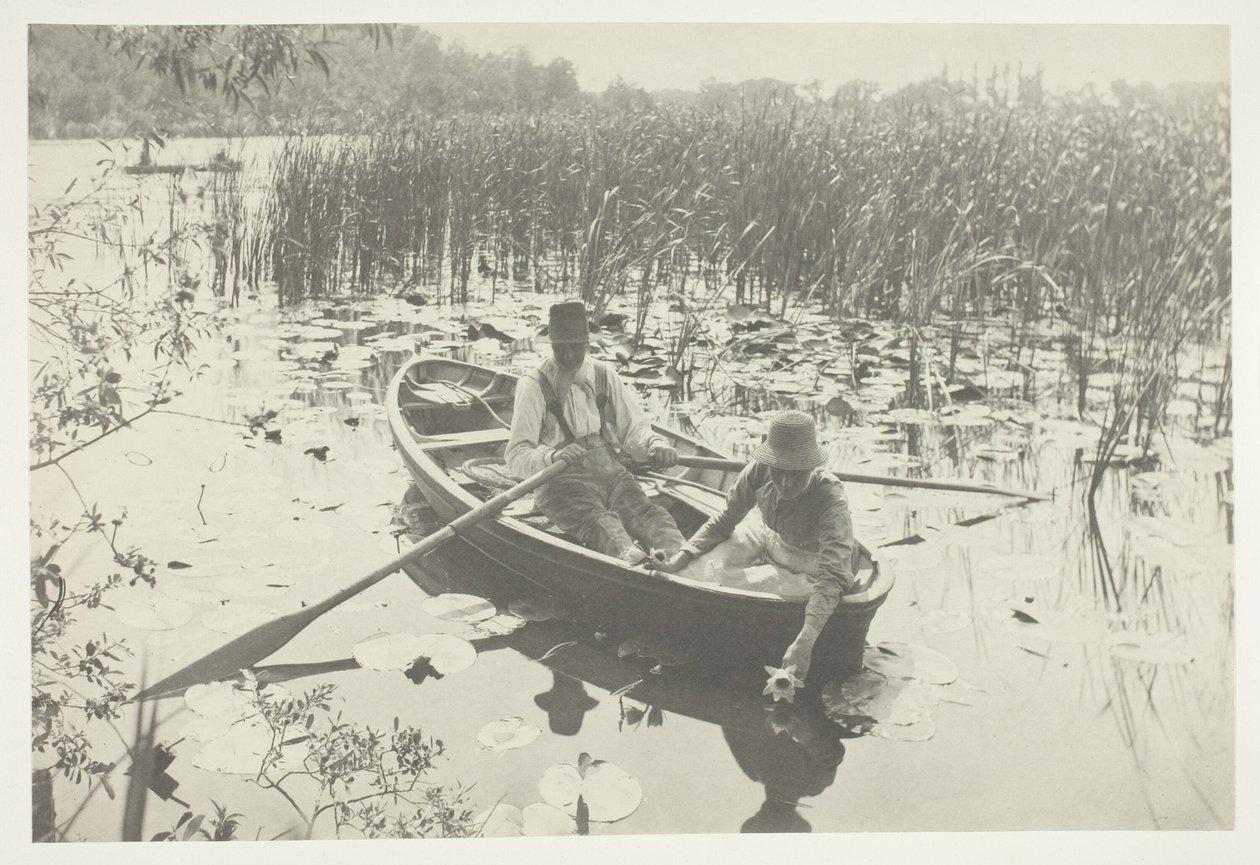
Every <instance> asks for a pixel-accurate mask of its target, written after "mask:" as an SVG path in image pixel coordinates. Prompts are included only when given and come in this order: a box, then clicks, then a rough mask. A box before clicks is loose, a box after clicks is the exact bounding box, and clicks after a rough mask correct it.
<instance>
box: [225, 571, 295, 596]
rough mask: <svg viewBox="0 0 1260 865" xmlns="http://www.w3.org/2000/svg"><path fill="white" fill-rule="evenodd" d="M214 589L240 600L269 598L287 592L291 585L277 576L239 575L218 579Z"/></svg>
mask: <svg viewBox="0 0 1260 865" xmlns="http://www.w3.org/2000/svg"><path fill="white" fill-rule="evenodd" d="M214 587H215V588H216V589H218V590H219V591H221V592H223V593H224V594H226V595H233V596H235V597H240V598H271V597H277V596H279V595H283V594H284V593H285V592H287V591H289V589H291V588H293V583H292V581H291V580H288V579H286V578H283V577H281V576H280V575H279V574H276V575H265V574H241V575H239V576H232V577H220V578H219V579H217V580H215V581H214Z"/></svg>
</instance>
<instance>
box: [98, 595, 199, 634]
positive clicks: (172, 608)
mask: <svg viewBox="0 0 1260 865" xmlns="http://www.w3.org/2000/svg"><path fill="white" fill-rule="evenodd" d="M112 606H113V607H114V614H115V615H116V616H118V618H119V620H120V621H121V622H122V623H123V624H125V625H129V626H130V627H133V628H141V629H142V630H146V631H169V630H171V629H173V628H178V627H180V626H181V625H186V624H188V622H189V621H191V620H192V617H193V608H192V607H191V606H189V605H188V604H186V603H184V602H183V601H177V600H175V599H174V598H167V597H163V596H161V595H157V596H152V597H146V598H137V599H134V600H132V599H128V600H122V601H115V602H113V604H112Z"/></svg>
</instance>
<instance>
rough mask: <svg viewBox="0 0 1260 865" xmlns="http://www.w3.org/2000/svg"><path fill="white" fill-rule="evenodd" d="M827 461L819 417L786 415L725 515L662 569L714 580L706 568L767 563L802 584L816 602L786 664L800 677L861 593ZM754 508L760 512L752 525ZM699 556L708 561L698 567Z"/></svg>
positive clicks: (845, 510) (849, 531)
mask: <svg viewBox="0 0 1260 865" xmlns="http://www.w3.org/2000/svg"><path fill="white" fill-rule="evenodd" d="M826 461H827V460H826V457H825V456H824V455H823V452H822V449H821V448H820V447H819V446H818V438H817V432H816V428H815V426H814V419H813V418H812V417H810V416H809V415H807V414H805V413H804V412H800V411H785V412H781V413H779V414H778V415H776V416H775V417H774V418H773V419H772V420H771V421H770V429H769V434H768V435H767V436H766V440H765V441H764V442H762V443H761V444H760V445H758V446H757V448H756V449H755V450H754V451H753V453H752V462H750V463H749V464H748V465H747V466H746V467H745V468H744V470H743V471H741V472H740V473H739V477H737V478H736V479H735V483H734V484H733V485H732V486H731V488H730V490H729V491H728V493H727V497H726V508H725V510H723V511H722V512H721V513H719V514H717V515H716V516H714V517H713V518H712V519H710V520H709V521H708V522H707V523H705V524H704V525H703V526H701V527H700V529H699V530H698V531H696V533H695V534H694V535H692V536H691V539H690V540H689V541H688V542H687V544H686V545H685V546H684V547H683V548H682V549H681V550H679V552H677V553H676V554H674V555H673V556H671V557H670V559H669V560H668V561H667V562H666V563H665V565H664V566H663V567H662V569H663V570H666V571H669V572H673V573H677V572H680V571H681V572H683V573H684V575H687V576H695V577H696V578H697V579H712V575H711V573H709V574H706V570H707V571H710V572H712V571H717V572H719V573H720V572H722V571H727V572H729V571H731V570H737V569H749V568H750V566H752V565H758V564H760V563H766V564H767V565H769V566H770V567H769V569H770V570H771V571H773V572H775V573H776V575H777V576H779V577H782V578H783V580H784V581H785V582H788V583H791V582H793V581H795V582H796V583H797V584H798V585H799V586H800V587H801V588H802V589H803V590H804V592H807V593H808V595H809V601H808V603H807V604H806V607H805V621H804V623H803V625H802V627H801V631H800V633H799V634H798V635H797V637H796V639H795V640H794V641H793V642H792V644H791V645H790V646H789V647H788V649H787V652H786V653H785V654H784V656H783V666H784V667H785V668H786V667H789V666H792V665H795V667H796V675H797V677H799V678H800V679H804V678H805V677H806V675H808V673H809V665H810V658H811V655H812V654H813V650H814V643H815V641H816V640H817V639H818V635H819V634H821V633H822V629H823V626H824V625H826V624H827V620H828V619H829V618H830V617H831V614H832V612H833V611H834V610H835V609H836V605H837V604H838V603H839V601H840V598H841V596H843V595H845V594H847V593H848V592H850V591H852V590H854V589H855V588H856V586H855V584H854V583H855V580H854V574H853V551H854V542H853V524H852V522H851V521H850V519H849V505H848V500H847V499H846V498H845V495H844V487H843V486H842V485H841V483H840V480H839V479H838V478H837V477H836V476H835V475H833V474H831V473H830V472H828V471H826V470H824V469H823V468H822V466H823V465H824V464H825V463H826ZM754 507H756V509H757V511H758V513H757V515H755V516H753V517H750V518H749V519H748V520H745V519H744V517H745V516H747V515H748V514H749V511H751V510H752V509H753V508H754ZM757 517H760V519H757ZM737 527H738V528H737ZM698 556H704V560H701V561H696V562H694V564H693V562H692V560H693V559H695V558H696V557H698ZM705 565H708V566H709V567H708V568H707V569H706V568H705V567H704V566H705ZM752 588H756V586H752Z"/></svg>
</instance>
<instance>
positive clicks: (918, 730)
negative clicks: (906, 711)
mask: <svg viewBox="0 0 1260 865" xmlns="http://www.w3.org/2000/svg"><path fill="white" fill-rule="evenodd" d="M867 733H868V734H869V735H871V736H878V737H879V738H881V739H888V740H890V741H893V742H926V741H927V740H928V739H931V738H932V737H933V736H934V735H936V724H935V723H934V722H933V721H932V719H931V718H927V719H925V720H922V721H918V722H916V723H914V724H905V725H903V724H880V723H878V722H877V723H874V724H872V725H871V727H870V729H869V730H868V731H867Z"/></svg>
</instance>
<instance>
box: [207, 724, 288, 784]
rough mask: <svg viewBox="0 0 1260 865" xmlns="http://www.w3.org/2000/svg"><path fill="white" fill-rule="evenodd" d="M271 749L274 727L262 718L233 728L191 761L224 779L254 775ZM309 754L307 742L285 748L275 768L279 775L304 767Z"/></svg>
mask: <svg viewBox="0 0 1260 865" xmlns="http://www.w3.org/2000/svg"><path fill="white" fill-rule="evenodd" d="M271 746H272V730H271V726H270V725H268V724H267V723H266V722H264V721H263V720H262V719H261V718H259V719H252V720H250V721H246V722H244V723H241V724H235V725H233V726H232V727H230V728H229V729H228V731H227V733H225V734H224V735H222V736H220V737H219V738H217V739H215V740H213V741H212V742H210V743H208V744H207V745H206V746H205V747H203V748H202V749H201V750H200V751H198V752H197V754H196V755H195V756H194V757H193V759H192V764H193V765H194V766H196V767H197V768H198V769H203V770H205V771H207V772H218V773H220V774H224V775H254V774H257V772H258V771H259V769H260V768H261V767H262V763H263V760H264V759H265V758H266V756H267V753H268V752H269V751H270V750H271ZM308 753H309V748H308V746H307V743H306V742H299V743H295V744H291V745H284V746H282V747H281V748H280V754H279V759H278V760H277V762H276V763H274V764H273V765H274V766H275V768H277V769H279V770H280V771H286V770H288V771H293V770H298V769H300V768H301V767H302V761H303V760H304V759H305V757H306V755H307V754H308Z"/></svg>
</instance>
